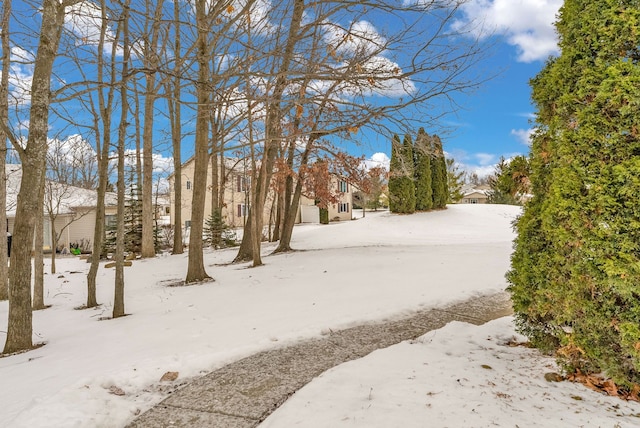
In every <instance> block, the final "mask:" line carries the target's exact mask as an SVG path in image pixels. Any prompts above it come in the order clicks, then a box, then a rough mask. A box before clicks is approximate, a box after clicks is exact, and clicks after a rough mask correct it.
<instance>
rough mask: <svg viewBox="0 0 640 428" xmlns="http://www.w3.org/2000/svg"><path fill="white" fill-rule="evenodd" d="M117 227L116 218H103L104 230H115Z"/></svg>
mask: <svg viewBox="0 0 640 428" xmlns="http://www.w3.org/2000/svg"><path fill="white" fill-rule="evenodd" d="M117 225H118V216H116V215H115V214H107V215H105V216H104V226H105V228H106V229H110V228H115V227H116V226H117Z"/></svg>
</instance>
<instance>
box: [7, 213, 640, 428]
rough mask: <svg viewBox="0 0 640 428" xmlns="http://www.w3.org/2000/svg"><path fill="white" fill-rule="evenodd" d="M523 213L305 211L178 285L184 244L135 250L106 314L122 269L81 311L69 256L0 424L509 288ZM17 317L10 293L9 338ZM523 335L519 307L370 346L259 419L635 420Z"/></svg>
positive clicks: (80, 421)
mask: <svg viewBox="0 0 640 428" xmlns="http://www.w3.org/2000/svg"><path fill="white" fill-rule="evenodd" d="M518 213H519V209H518V208H516V207H508V206H496V205H487V206H480V205H465V206H462V205H459V206H450V207H449V209H447V210H446V211H439V212H433V213H425V214H415V215H411V216H396V215H390V214H388V213H367V217H366V218H365V219H358V220H356V221H351V222H343V223H336V224H331V225H328V226H311V225H303V226H299V227H297V228H296V230H295V232H294V240H293V246H294V247H295V248H297V249H300V250H305V251H299V252H294V253H289V254H283V255H277V256H269V257H265V258H264V262H265V264H266V265H265V266H263V267H260V268H257V269H249V268H247V265H229V264H227V263H228V262H230V261H231V260H232V259H233V257H234V256H235V250H224V251H215V252H214V251H211V252H207V253H206V254H205V263H206V266H207V270H208V272H209V274H210V275H211V276H213V277H214V278H215V282H212V283H207V284H202V285H195V286H189V287H169V286H168V284H170V283H172V282H175V281H176V280H180V279H183V278H184V275H185V273H186V262H187V255H186V254H185V255H178V256H169V255H167V256H159V257H157V258H156V259H153V260H138V261H135V262H134V264H133V266H132V267H130V268H127V269H126V270H125V275H126V290H125V293H126V302H125V303H126V312H127V313H129V314H130V315H129V316H127V317H124V318H120V319H117V320H102V321H101V320H100V319H101V318H102V317H107V316H109V315H110V313H111V304H112V300H113V274H114V272H113V270H111V269H106V268H101V269H100V273H99V283H98V286H99V289H98V300H99V302H101V303H102V305H101V307H100V308H98V309H91V310H75V309H74V308H75V307H78V306H80V305H82V304H83V303H84V302H85V299H86V290H85V287H86V285H85V278H86V271H87V269H88V265H87V264H86V263H85V262H83V261H80V260H79V259H77V258H65V259H59V260H58V273H57V274H53V275H51V274H48V275H46V277H45V284H46V290H45V301H46V303H47V304H51V305H52V307H51V308H49V309H47V310H44V311H38V312H36V313H35V314H34V341H36V342H46V345H45V346H43V347H41V348H39V349H36V350H34V351H31V352H27V353H24V354H20V355H15V356H11V357H7V358H1V359H0V379H2V388H1V389H0V403H1V405H0V426H7V427H30V428H33V427H122V426H124V425H125V424H126V423H127V422H128V421H130V420H132V419H133V418H134V417H135V415H136V414H138V413H140V412H142V411H144V410H146V409H147V408H149V407H150V406H152V405H153V404H155V403H156V402H158V401H159V400H161V399H162V398H163V397H164V394H165V393H166V390H167V389H168V388H170V386H171V383H168V384H167V383H166V382H160V378H161V377H162V375H163V374H164V373H165V372H168V371H175V372H179V378H178V379H177V380H176V381H174V382H173V383H174V384H175V383H181V382H184V381H185V380H188V378H190V377H193V376H198V375H201V374H203V373H206V372H209V371H211V370H214V369H216V368H218V367H220V366H222V365H224V364H227V363H229V362H231V361H234V360H237V359H239V358H241V357H243V356H246V355H249V354H251V353H254V352H256V351H259V350H263V349H267V348H272V347H276V346H282V345H284V344H287V343H290V342H292V341H296V340H299V339H301V338H308V337H313V336H319V335H321V334H322V332H323V331H326V330H327V329H329V328H331V329H336V328H341V327H347V326H350V325H353V324H355V323H361V322H366V321H370V320H379V319H384V318H390V317H398V316H402V315H406V314H408V313H411V312H412V311H415V310H417V309H421V308H425V307H437V306H442V305H445V304H447V303H451V302H453V301H457V300H462V299H466V298H470V297H473V296H475V295H478V294H480V293H486V292H495V291H499V290H503V289H504V288H505V286H506V283H505V280H504V273H505V271H506V270H507V269H508V265H509V254H510V252H511V240H512V239H513V233H512V230H511V221H512V220H513V219H514V218H515V217H516V216H517V215H518ZM272 248H273V246H271V245H266V246H265V254H266V253H268V252H269V250H270V249H272ZM46 269H47V270H48V266H47V268H46ZM6 322H7V303H6V302H0V345H1V344H2V343H3V341H4V336H5V334H6V333H4V332H6ZM513 335H514V332H513V327H512V326H511V320H510V319H509V318H505V319H502V320H498V321H495V322H493V323H490V324H488V325H486V326H482V327H473V326H470V325H466V324H461V323H454V324H451V325H449V326H447V327H445V328H444V329H441V330H437V331H435V332H431V333H429V334H427V335H426V336H424V337H423V338H422V339H421V340H418V341H416V342H415V343H403V344H400V345H397V346H394V347H391V348H388V349H385V350H380V351H377V352H374V353H373V354H371V355H370V356H368V357H365V358H363V359H361V360H357V361H353V362H350V363H347V364H344V365H341V366H339V367H337V368H335V369H333V370H330V371H329V372H327V373H325V374H324V375H323V376H321V377H319V378H318V379H317V380H316V381H314V382H312V383H311V384H309V385H308V386H307V387H306V388H304V389H303V390H301V391H300V392H299V393H298V394H296V395H294V396H293V397H292V399H291V400H290V401H289V402H287V403H286V405H285V406H284V407H282V408H281V409H280V410H278V411H277V412H276V413H275V414H274V415H272V417H271V418H269V419H268V420H267V421H265V423H264V426H265V427H272V426H279V427H289V426H296V424H298V425H297V426H305V427H307V426H318V427H328V426H331V427H333V426H355V427H389V426H403V427H405V426H406V427H410V426H421V427H422V426H442V427H445V426H474V427H475V426H515V425H517V426H520V427H525V426H535V425H536V424H538V425H539V426H579V425H581V424H582V425H585V426H612V427H613V426H616V425H615V424H619V425H618V426H634V424H636V425H637V424H640V419H638V418H635V417H632V416H626V417H622V416H619V415H621V414H622V415H629V414H631V413H635V414H638V413H640V406H638V405H637V403H624V402H622V401H619V400H615V399H611V398H608V397H603V396H601V395H598V394H597V393H595V392H592V391H588V390H586V389H584V388H583V387H582V386H580V385H572V384H567V383H561V384H558V383H553V384H550V383H547V382H546V381H545V380H544V378H543V375H544V373H546V372H548V371H552V370H555V369H554V368H553V361H552V360H550V359H547V358H543V357H541V356H539V355H538V354H537V353H536V352H535V351H533V350H530V349H527V348H523V347H507V346H503V345H502V343H503V342H504V340H505V338H511V337H512V336H513ZM485 366H486V367H485ZM487 367H490V368H487ZM167 385H168V386H167ZM114 392H116V393H117V394H114ZM120 393H124V395H119V394H120ZM576 397H580V398H582V400H578V399H577V398H576ZM310 415H312V416H313V417H311V416H310ZM320 416H321V417H320ZM580 417H582V418H583V419H579V418H580ZM297 421H303V422H302V423H298V422H297ZM314 424H315V425H314ZM492 424H493V425H492Z"/></svg>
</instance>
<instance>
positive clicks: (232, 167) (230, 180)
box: [169, 158, 353, 229]
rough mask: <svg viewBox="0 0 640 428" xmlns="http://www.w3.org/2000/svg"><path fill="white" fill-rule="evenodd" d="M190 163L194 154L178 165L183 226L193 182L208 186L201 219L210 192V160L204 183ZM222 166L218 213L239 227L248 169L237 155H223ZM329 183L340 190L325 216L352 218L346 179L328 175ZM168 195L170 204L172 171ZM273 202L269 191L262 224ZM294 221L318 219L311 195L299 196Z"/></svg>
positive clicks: (245, 204) (247, 197) (208, 205)
mask: <svg viewBox="0 0 640 428" xmlns="http://www.w3.org/2000/svg"><path fill="white" fill-rule="evenodd" d="M194 163H195V162H194V158H191V159H189V160H187V161H186V162H185V163H184V164H183V165H182V168H181V169H182V170H181V177H182V181H181V186H182V198H181V199H182V201H181V203H180V204H179V205H180V209H181V216H182V219H183V220H182V221H183V224H182V226H183V228H184V229H188V228H189V227H190V226H191V211H192V205H191V201H192V197H193V188H194V186H206V188H207V190H208V191H207V193H206V197H205V221H206V218H207V217H208V213H210V212H211V201H212V195H213V189H212V167H211V162H209V163H208V171H207V182H206V183H195V182H194V180H193V176H194V166H195V165H194ZM219 167H220V166H219ZM224 168H225V171H226V176H227V179H226V180H225V184H224V203H223V206H222V217H223V219H224V221H225V223H226V224H228V225H229V226H232V227H242V226H244V224H245V222H246V221H247V216H248V215H249V210H248V208H249V205H250V186H251V172H250V171H249V170H248V169H247V165H246V163H245V162H243V160H241V159H232V158H228V159H226V160H225V165H224ZM331 185H332V186H335V190H336V191H337V192H340V201H339V202H338V203H336V204H331V205H330V206H329V207H328V209H329V220H332V221H334V220H350V219H351V218H352V210H353V202H352V195H353V192H352V186H351V185H350V184H349V183H347V181H345V180H342V179H340V178H338V177H335V176H334V178H332V184H331ZM169 198H170V200H171V206H172V207H173V203H174V201H175V176H174V175H173V174H172V175H171V176H170V177H169ZM273 203H274V196H273V194H270V195H269V196H268V197H267V203H266V205H265V209H264V213H263V224H265V225H267V224H269V223H270V222H272V206H273ZM169 212H170V218H171V224H174V223H175V222H174V216H175V212H174V211H173V210H171V209H170V210H169ZM297 221H298V222H303V223H318V222H319V215H318V208H317V207H316V206H315V202H314V201H313V200H312V199H309V198H306V197H301V200H300V209H299V212H298V219H297Z"/></svg>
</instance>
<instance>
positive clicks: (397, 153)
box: [389, 135, 416, 214]
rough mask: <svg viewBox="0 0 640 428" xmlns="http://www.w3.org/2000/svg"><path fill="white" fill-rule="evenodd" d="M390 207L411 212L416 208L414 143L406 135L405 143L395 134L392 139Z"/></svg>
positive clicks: (397, 211) (395, 211) (403, 211)
mask: <svg viewBox="0 0 640 428" xmlns="http://www.w3.org/2000/svg"><path fill="white" fill-rule="evenodd" d="M389 209H390V210H391V212H394V213H401V214H411V213H413V212H415V210H416V194H415V186H414V184H413V143H412V142H411V137H409V136H405V139H404V143H400V137H398V136H397V135H394V137H393V139H392V141H391V164H390V167H389Z"/></svg>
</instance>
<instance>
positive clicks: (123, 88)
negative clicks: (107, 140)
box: [112, 0, 130, 318]
mask: <svg viewBox="0 0 640 428" xmlns="http://www.w3.org/2000/svg"><path fill="white" fill-rule="evenodd" d="M129 4H130V0H126V1H125V3H124V5H123V8H122V15H121V17H120V23H119V26H120V25H121V26H122V45H123V49H124V55H123V57H122V71H121V76H122V81H121V82H120V88H119V89H120V103H121V106H120V109H121V110H120V124H119V126H118V150H117V152H118V184H117V192H118V223H117V227H116V253H115V261H116V266H115V269H116V275H115V284H114V299H113V313H112V316H113V318H118V317H122V316H124V315H125V311H124V232H125V231H124V210H125V204H124V202H125V183H124V182H125V175H124V167H125V139H126V137H127V126H128V119H127V117H128V115H129V99H128V96H129V95H128V90H127V82H128V78H127V76H128V75H129V61H130V46H129Z"/></svg>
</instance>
